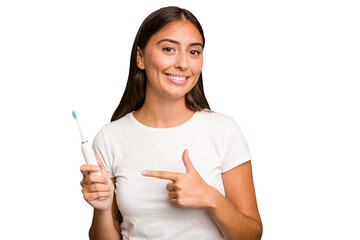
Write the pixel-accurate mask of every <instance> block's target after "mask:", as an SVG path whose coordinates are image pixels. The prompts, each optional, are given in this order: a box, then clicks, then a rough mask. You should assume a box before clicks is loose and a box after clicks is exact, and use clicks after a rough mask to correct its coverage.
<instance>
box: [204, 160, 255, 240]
mask: <svg viewBox="0 0 360 240" xmlns="http://www.w3.org/2000/svg"><path fill="white" fill-rule="evenodd" d="M223 183H224V188H225V198H224V197H223V195H221V193H220V192H218V191H217V190H216V189H214V191H213V194H212V195H211V196H212V203H213V204H212V205H211V207H208V208H207V209H208V212H209V213H210V214H211V216H212V218H213V219H214V221H215V223H216V224H217V225H218V227H219V228H220V230H221V232H222V233H223V235H224V237H225V239H231V240H237V239H249V240H250V239H251V240H255V239H261V236H262V222H261V218H260V215H259V211H258V208H257V203H256V196H255V189H254V183H253V178H252V168H251V161H247V162H245V163H243V164H241V165H239V166H237V167H235V168H233V169H231V170H229V171H227V172H224V173H223Z"/></svg>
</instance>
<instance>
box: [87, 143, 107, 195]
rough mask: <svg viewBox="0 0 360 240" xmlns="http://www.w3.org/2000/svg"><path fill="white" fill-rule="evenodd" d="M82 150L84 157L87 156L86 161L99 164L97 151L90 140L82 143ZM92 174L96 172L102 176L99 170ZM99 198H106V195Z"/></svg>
mask: <svg viewBox="0 0 360 240" xmlns="http://www.w3.org/2000/svg"><path fill="white" fill-rule="evenodd" d="M81 150H82V152H83V155H84V158H85V162H86V163H87V164H92V165H95V166H99V165H98V163H97V161H96V157H95V153H94V151H93V149H92V147H91V145H90V143H89V142H88V141H86V142H84V143H83V144H81ZM91 174H96V175H99V176H101V173H100V171H99V172H92V173H91ZM98 199H99V200H104V199H105V197H101V198H98Z"/></svg>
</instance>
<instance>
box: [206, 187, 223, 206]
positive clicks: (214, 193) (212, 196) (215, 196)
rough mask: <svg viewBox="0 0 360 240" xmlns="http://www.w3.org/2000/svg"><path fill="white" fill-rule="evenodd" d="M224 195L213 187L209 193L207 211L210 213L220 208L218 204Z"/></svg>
mask: <svg viewBox="0 0 360 240" xmlns="http://www.w3.org/2000/svg"><path fill="white" fill-rule="evenodd" d="M221 197H223V195H222V194H221V193H220V192H219V191H218V190H217V189H216V188H214V187H211V188H210V190H209V193H208V196H207V197H206V198H207V203H206V207H205V208H206V209H207V210H208V211H211V210H215V209H216V208H217V206H218V202H219V200H220V199H221Z"/></svg>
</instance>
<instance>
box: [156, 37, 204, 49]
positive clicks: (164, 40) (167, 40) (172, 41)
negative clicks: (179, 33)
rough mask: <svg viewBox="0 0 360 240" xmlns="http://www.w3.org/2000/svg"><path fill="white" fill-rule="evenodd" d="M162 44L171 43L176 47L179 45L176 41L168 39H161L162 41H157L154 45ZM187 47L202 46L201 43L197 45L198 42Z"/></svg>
mask: <svg viewBox="0 0 360 240" xmlns="http://www.w3.org/2000/svg"><path fill="white" fill-rule="evenodd" d="M162 42H171V43H175V44H177V45H180V42H178V41H176V40H172V39H168V38H165V39H162V40H160V41H158V42H157V43H156V44H160V43H162ZM189 46H201V47H203V45H202V44H201V43H198V42H195V43H190V44H189Z"/></svg>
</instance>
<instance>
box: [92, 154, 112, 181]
mask: <svg viewBox="0 0 360 240" xmlns="http://www.w3.org/2000/svg"><path fill="white" fill-rule="evenodd" d="M95 157H96V161H97V163H98V165H99V167H100V172H101V175H103V176H104V177H106V178H109V175H108V173H107V171H106V169H105V167H104V164H103V162H102V161H101V158H100V156H99V155H98V154H95Z"/></svg>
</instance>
